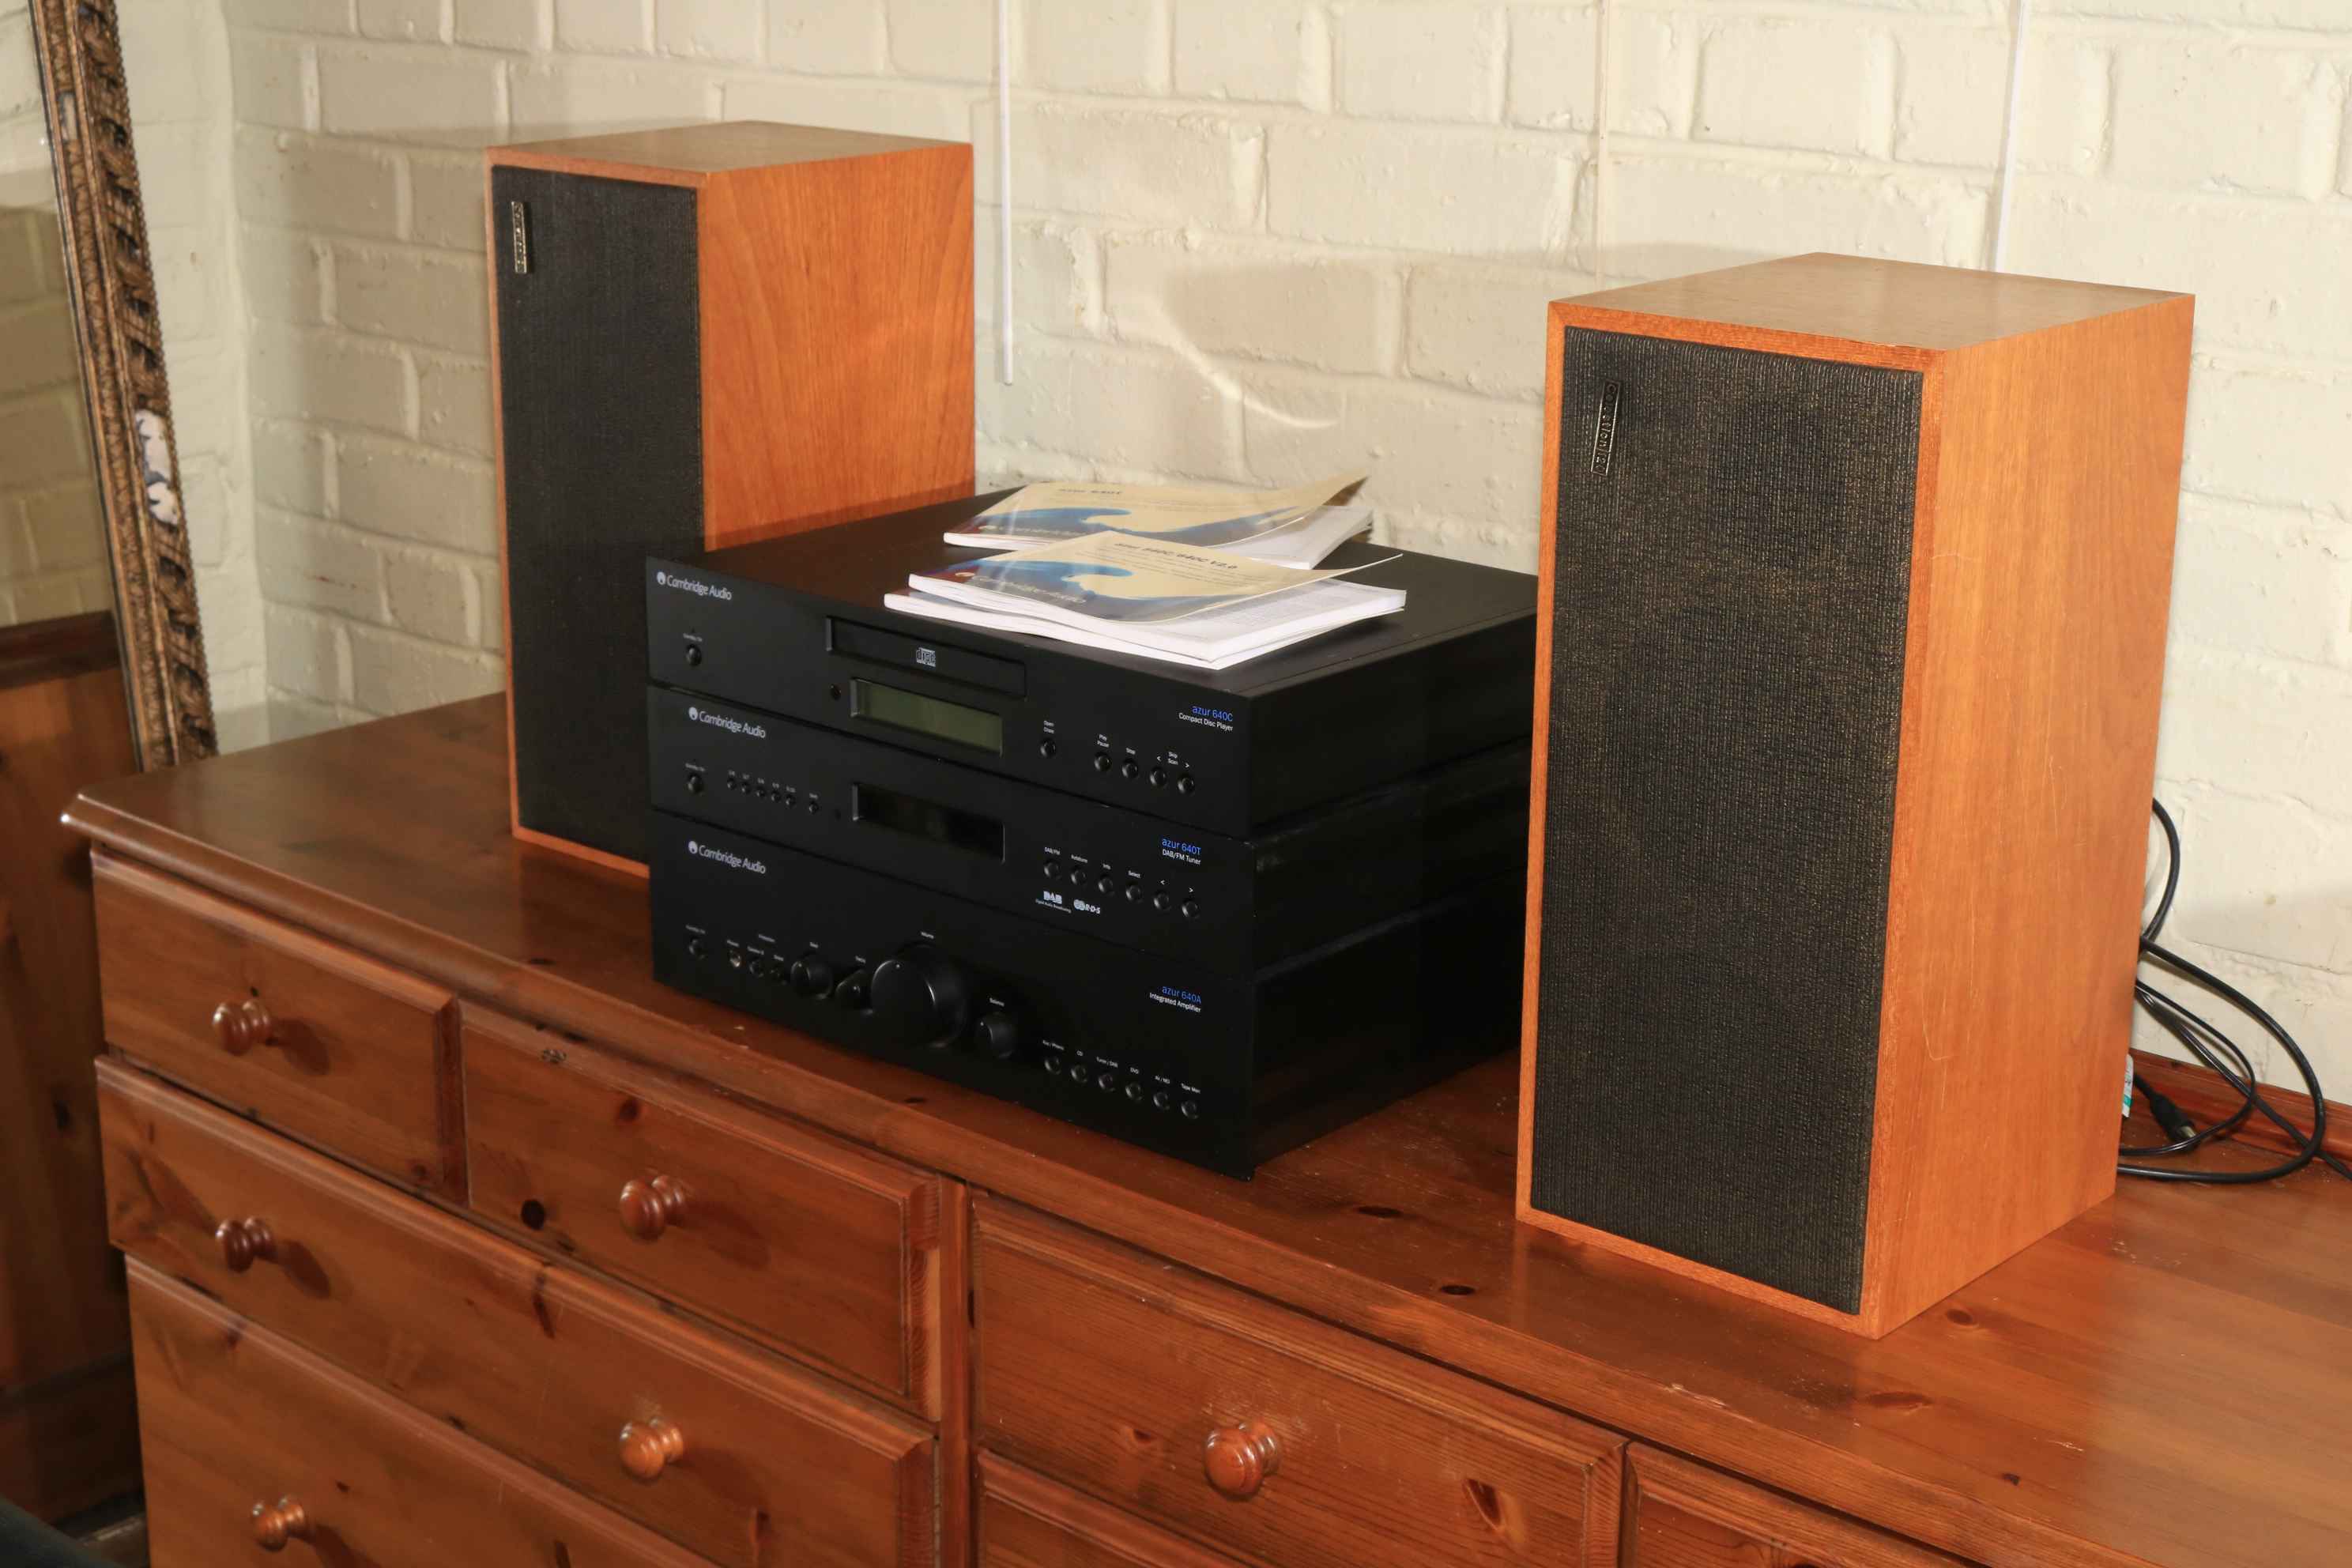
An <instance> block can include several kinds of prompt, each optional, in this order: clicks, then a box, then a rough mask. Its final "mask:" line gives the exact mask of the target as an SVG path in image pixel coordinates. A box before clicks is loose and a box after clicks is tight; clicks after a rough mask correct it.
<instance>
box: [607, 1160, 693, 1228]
mask: <svg viewBox="0 0 2352 1568" xmlns="http://www.w3.org/2000/svg"><path fill="white" fill-rule="evenodd" d="M685 1222H686V1186H685V1184H683V1183H679V1182H674V1181H672V1180H670V1179H669V1178H668V1177H667V1176H656V1177H653V1178H652V1179H651V1180H649V1181H642V1182H639V1181H632V1182H630V1183H629V1184H627V1185H625V1186H624V1187H623V1188H622V1189H621V1223H622V1225H624V1226H627V1227H628V1232H629V1234H630V1235H631V1236H634V1237H636V1238H637V1239H638V1240H639V1241H659V1240H660V1239H661V1234H662V1232H664V1231H666V1230H667V1229H668V1228H669V1227H670V1226H674V1225H682V1224H684V1223H685Z"/></svg>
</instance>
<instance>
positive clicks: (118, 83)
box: [31, 0, 219, 768]
mask: <svg viewBox="0 0 2352 1568" xmlns="http://www.w3.org/2000/svg"><path fill="white" fill-rule="evenodd" d="M31 6H32V18H33V45H34V50H35V52H36V53H37V55H38V56H39V57H40V62H41V86H42V90H43V93H44V96H45V98H46V100H47V112H48V122H49V147H50V153H51V162H52V163H53V164H54V165H55V168H56V170H57V180H58V219H59V226H60V228H61V229H62V231H63V238H64V249H65V261H66V279H67V286H68V292H69V293H70V294H71V295H72V296H73V301H74V331H75V336H76V339H77V342H78V346H79V349H80V352H81V374H82V388H83V394H84V397H85V400H86V401H87V403H88V405H89V424H90V444H91V446H92V447H93V448H94V451H95V455H96V458H97V467H98V479H99V488H100V494H101V495H102V496H103V497H104V499H105V507H106V531H107V551H108V554H109V556H110V559H111V562H112V564H113V568H114V605H115V620H116V624H117V626H118V627H119V628H120V636H121V643H122V669H123V678H124V684H125V687H126V689H127V695H128V697H129V699H130V705H131V735H132V739H133V741H134V742H136V744H137V746H138V750H139V765H140V766H141V767H142V768H159V767H165V766H168V765H170V764H171V763H184V762H191V761H194V759H196V758H198V757H208V756H211V755H213V754H214V752H216V751H217V750H218V749H219V746H218V742H217V741H216V739H215V734H214V730H213V700H212V688H211V684H210V682H209V680H208V679H207V678H206V676H205V638H204V627H203V624H202V622H201V621H200V620H199V618H198V616H197V614H196V579H195V570H194V564H193V563H192V561H191V559H190V556H189V552H188V531H187V521H186V518H185V515H184V511H183V510H182V506H181V500H180V457H179V450H178V448H177V447H176V446H175V445H174V443H173V434H172V394H171V389H170V386H169V384H167V382H166V380H165V378H164V374H163V318H162V317H161V315H160V314H159V313H158V312H157V310H156V305H155V279H154V274H153V272H152V269H151V268H150V266H149V261H148V249H147V216H146V212H145V210H144V209H143V208H142V206H141V205H140V200H139V160H138V156H137V154H136V153H134V152H133V151H132V148H131V100H130V97H129V94H128V92H127V90H126V89H125V87H124V84H123V77H122V46H121V38H120V36H119V35H118V33H117V31H116V27H115V15H114V0H31Z"/></svg>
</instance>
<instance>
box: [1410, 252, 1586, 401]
mask: <svg viewBox="0 0 2352 1568" xmlns="http://www.w3.org/2000/svg"><path fill="white" fill-rule="evenodd" d="M1592 286H1593V284H1592V279H1590V278H1588V277H1586V276H1584V275H1583V274H1581V273H1577V272H1565V271H1522V270H1518V269H1516V268H1498V267H1480V266H1472V265H1463V266H1446V265H1432V266H1425V267H1416V268H1413V269H1412V281H1411V283H1410V285H1409V286H1408V288H1407V289H1406V291H1405V368H1406V370H1407V371H1408V372H1409V373H1410V374H1413V375H1416V376H1419V377H1421V378H1423V380H1427V381H1443V382H1450V383H1452V384H1454V385H1456V386H1463V387H1467V388H1469V389H1470V390H1471V391H1474V392H1483V393H1486V394H1489V395H1493V396H1497V397H1538V396H1541V395H1542V394H1543V387H1544V333H1545V330H1546V326H1545V323H1546V321H1547V319H1548V318H1547V308H1548V307H1549V305H1550V303H1551V301H1552V300H1562V299H1566V298H1568V297H1569V296H1570V295H1572V294H1581V293H1585V292H1588V291H1590V290H1591V288H1592Z"/></svg>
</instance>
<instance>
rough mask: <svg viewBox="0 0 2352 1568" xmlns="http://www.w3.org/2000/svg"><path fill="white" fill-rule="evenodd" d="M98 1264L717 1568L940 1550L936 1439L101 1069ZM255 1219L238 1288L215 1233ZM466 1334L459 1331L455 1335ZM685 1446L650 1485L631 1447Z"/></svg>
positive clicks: (901, 1558) (847, 1563) (899, 1566)
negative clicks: (275, 1342)
mask: <svg viewBox="0 0 2352 1568" xmlns="http://www.w3.org/2000/svg"><path fill="white" fill-rule="evenodd" d="M99 1078H100V1099H101V1100H102V1101H103V1110H102V1116H103V1121H104V1127H105V1138H106V1148H107V1193H108V1202H109V1213H110V1221H111V1228H112V1233H113V1236H114V1239H115V1244H116V1245H117V1246H119V1247H121V1248H122V1249H123V1250H124V1251H126V1252H128V1253H130V1254H131V1256H132V1257H133V1258H137V1259H139V1260H141V1261H142V1262H144V1263H146V1264H148V1265H149V1266H150V1267H152V1268H157V1269H159V1270H162V1271H163V1272H164V1273H167V1274H169V1275H171V1276H173V1278H175V1279H183V1280H185V1281H187V1282H189V1283H190V1284H193V1285H194V1286H196V1287H197V1288H198V1289H202V1290H203V1291H205V1294H207V1295H209V1296H211V1297H212V1298H213V1299H214V1300H217V1301H219V1302H220V1303H221V1304H222V1305H223V1306H225V1307H226V1308H228V1309H229V1310H233V1311H236V1313H238V1314H239V1315H240V1316H243V1317H247V1318H250V1319H252V1320H253V1321H255V1322H257V1323H258V1324H260V1325H262V1326H263V1327H266V1328H268V1329H269V1330H270V1331H273V1332H276V1333H278V1334H280V1335H283V1336H284V1337H285V1338H287V1339H289V1340H291V1341H293V1342H295V1343H297V1344H299V1345H300V1346H302V1347H303V1348H304V1349H306V1350H310V1351H311V1352H316V1353H318V1354H320V1355H322V1356H324V1357H326V1358H327V1359H328V1360H330V1361H332V1362H334V1363H336V1364H338V1365H340V1366H341V1367H343V1368H344V1369H346V1370H347V1371H350V1372H352V1373H356V1374H358V1375H360V1376H362V1377H364V1378H366V1379H368V1380H370V1381H372V1382H374V1383H376V1384H380V1385H381V1386H383V1388H384V1389H385V1390H387V1391H388V1392H390V1393H392V1394H397V1395H399V1396H400V1397H402V1398H404V1399H405V1400H407V1401H409V1402H410V1403H411V1404H413V1405H415V1406H416V1407H417V1408H419V1409H421V1410H423V1411H424V1412H425V1414H426V1415H430V1416H432V1417H434V1418H436V1419H437V1420H441V1421H444V1422H446V1423H447V1424H449V1425H450V1426H454V1427H456V1428H457V1430H459V1431H462V1432H465V1433H467V1434H469V1435H471V1436H474V1437H475V1438H477V1439H478V1440H479V1441H481V1442H484V1443H487V1444H488V1445H489V1446H490V1447H494V1448H497V1449H499V1450H500V1451H501V1452H503V1453H506V1454H508V1455H509V1456H511V1457H512V1458H517V1459H519V1460H521V1461H522V1462H524V1463H526V1464H529V1465H531V1466H533V1467H535V1468H540V1469H542V1470H545V1471H546V1472H548V1473H549V1474H551V1475H552V1476H554V1477H556V1478H557V1479H560V1480H562V1482H563V1483H564V1484H565V1485H567V1486H569V1487H572V1488H574V1489H577V1490H579V1491H581V1492H583V1493H585V1494H586V1495H588V1496H590V1497H593V1498H594V1499H596V1500H599V1501H601V1502H603V1503H604V1504H605V1505H606V1506H608V1507H611V1508H613V1509H614V1510H617V1511H618V1512H620V1513H623V1514H625V1515H626V1516H628V1517H629V1518H631V1519H634V1520H636V1521H639V1522H641V1523H643V1524H645V1525H646V1526H648V1527H649V1528H651V1529H653V1530H656V1531H659V1532H660V1533H662V1534H664V1535H667V1536H668V1537H669V1538H670V1539H672V1540H674V1541H677V1542H679V1543H680V1544H682V1545H685V1546H687V1547H689V1548H691V1549H692V1550H694V1551H695V1552H698V1553H700V1554H701V1555H703V1556H705V1557H708V1558H709V1559H710V1560H712V1561H713V1562H715V1563H722V1564H728V1565H730V1568H768V1565H772V1564H776V1563H794V1564H812V1565H814V1564H826V1565H837V1568H852V1565H856V1568H912V1565H913V1564H916V1563H929V1562H930V1561H931V1559H932V1557H933V1554H934V1552H935V1546H934V1541H935V1532H936V1521H935V1517H934V1510H935V1507H936V1495H937V1493H936V1483H935V1480H934V1477H933V1473H932V1464H933V1454H932V1451H933V1447H934V1444H933V1440H932V1438H931V1436H930V1434H929V1432H928V1431H926V1430H924V1429H922V1428H920V1427H918V1426H915V1425H914V1424H913V1423H912V1422H909V1421H908V1420H907V1419H905V1418H904V1417H901V1416H897V1415H890V1414H888V1413H887V1412H886V1411H884V1410H882V1409H881V1408H880V1407H878V1406H874V1405H867V1404H866V1403H864V1402H863V1401H859V1400H856V1399H855V1398H853V1397H852V1396H851V1395H849V1394H847V1393H845V1392H839V1391H836V1390H835V1388H833V1387H831V1386H829V1385H826V1384H820V1383H818V1382H817V1381H816V1380H814V1379H813V1378H811V1377H809V1376H807V1375H806V1374H804V1373H798V1372H795V1371H793V1370H792V1369H790V1368H788V1367H786V1366H785V1365H784V1364H783V1363H780V1362H774V1361H771V1360H769V1359H768V1358H765V1357H762V1356H759V1355H755V1354H753V1353H752V1352H750V1351H748V1350H745V1349H741V1348H739V1347H738V1346H736V1345H735V1344H733V1343H731V1342H727V1341H724V1340H721V1339H719V1338H718V1337H716V1336H714V1335H711V1334H709V1333H708V1332H706V1331H700V1330H697V1329H694V1328H692V1327H690V1326H689V1325H688V1324H686V1323H683V1322H681V1321H678V1320H677V1319H676V1318H675V1317H672V1316H670V1315H668V1314H667V1313H664V1312H662V1311H660V1310H656V1308H654V1307H653V1306H651V1305H648V1304H646V1303H645V1302H643V1301H642V1300H636V1299H634V1298H631V1297H628V1296H625V1295H623V1294H621V1293H620V1292H618V1291H616V1290H614V1289H610V1288H608V1287H604V1286H599V1285H595V1284H593V1283H591V1282H589V1281H587V1280H584V1279H581V1278H580V1277H579V1276H577V1275H576V1274H573V1273H572V1272H571V1271H570V1270H568V1269H563V1268H557V1267H553V1266H551V1265H548V1264H545V1263H542V1262H541V1261H540V1260H539V1259H537V1258H532V1257H530V1256H529V1255H528V1254H526V1253H523V1252H520V1251H519V1250H517V1249H516V1248H514V1247H508V1246H506V1245H505V1244H504V1243H502V1242H499V1241H496V1240H493V1239H491V1238H489V1237H485V1236H483V1235H482V1234H481V1233H480V1232H479V1231H478V1230H476V1229H475V1228H473V1227H472V1226H467V1225H465V1224H463V1223H461V1222H459V1221H457V1220H455V1219H452V1218H449V1217H448V1216H446V1215H442V1214H440V1213H438V1212H437V1211H436V1210H433V1209H431V1208H428V1207H427V1206H426V1205H424V1204H422V1203H419V1202H416V1201H415V1200H414V1199H410V1198H404V1197H402V1196H400V1195H399V1194H395V1193H394V1192H392V1191H391V1190H390V1189H388V1188H386V1187H384V1186H383V1185H382V1184H379V1183H374V1182H371V1181H367V1180H365V1179H363V1178H362V1177H359V1176H356V1175H353V1174H352V1173H349V1172H346V1171H344V1170H342V1169H341V1168H339V1167H337V1166H336V1165H334V1164H332V1163H330V1162H328V1161H326V1160H322V1159H320V1157H318V1156H317V1155H314V1154H310V1153H306V1152H302V1151H300V1150H299V1149H297V1148H295V1147H294V1146H292V1145H291V1144H289V1143H287V1142H284V1141H283V1140H281V1139H278V1138H276V1137H274V1136H272V1135H270V1134H268V1133H266V1132H263V1131H258V1130H257V1129H255V1128H253V1127H251V1126H249V1125H247V1123H244V1122H241V1121H236V1119H234V1118H232V1117H229V1116H226V1115H225V1114H223V1113H221V1112H220V1111H217V1110H211V1109H209V1108H206V1107H204V1106H201V1105H199V1104H197V1103H195V1102H194V1100H191V1099H190V1098H189V1097H188V1096H186V1095H184V1094H181V1093H179V1092H177V1091H175V1090H173V1089H168V1088H165V1087H164V1086H163V1085H162V1084H160V1083H158V1082H157V1081H156V1080H154V1079H151V1078H148V1077H147V1076H145V1075H144V1074H142V1073H139V1072H136V1071H134V1070H132V1069H131V1068H124V1067H122V1066H120V1065H119V1064H117V1063H115V1062H113V1061H103V1062H101V1063H100V1069H99ZM247 1218H259V1219H262V1220H264V1221H266V1222H267V1224H268V1227H269V1229H270V1231H271V1232H272V1234H273V1235H274V1237H276V1243H277V1245H276V1249H275V1256H274V1257H273V1258H269V1259H268V1260H267V1261H262V1262H257V1263H254V1264H253V1265H251V1266H250V1267H249V1268H245V1269H242V1270H240V1269H236V1268H233V1267H232V1266H231V1265H230V1264H229V1263H228V1262H226V1261H225V1259H224V1258H223V1256H222V1250H221V1247H220V1243H219V1242H218V1240H217V1239H216V1237H215V1233H216V1231H217V1229H218V1227H219V1226H220V1225H221V1224H222V1222H223V1221H225V1220H231V1219H247ZM458 1325H462V1326H463V1327H462V1331H457V1326H458ZM656 1421H659V1422H665V1423H667V1424H669V1425H670V1426H674V1427H676V1428H677V1429H679V1430H680V1431H682V1432H683V1433H684V1435H685V1444H684V1452H683V1455H682V1457H680V1458H678V1459H677V1462H675V1463H673V1464H670V1465H668V1466H667V1468H664V1469H662V1470H660V1471H659V1472H657V1473H658V1479H655V1480H653V1481H650V1482H647V1481H645V1480H641V1479H638V1478H637V1476H636V1475H635V1474H633V1473H632V1472H631V1470H630V1469H629V1468H628V1466H627V1462H626V1460H625V1458H624V1452H623V1450H624V1448H625V1446H626V1439H625V1436H624V1434H625V1431H626V1429H628V1428H629V1427H631V1426H633V1425H641V1424H646V1423H652V1422H656Z"/></svg>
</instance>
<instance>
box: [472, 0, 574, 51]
mask: <svg viewBox="0 0 2352 1568" xmlns="http://www.w3.org/2000/svg"><path fill="white" fill-rule="evenodd" d="M552 16H553V13H552V11H551V9H550V7H549V5H547V3H546V0H457V6H456V15H455V16H454V18H453V20H454V22H455V25H456V32H457V41H458V42H459V43H461V44H474V45H478V47H482V48H486V49H543V48H545V47H547V45H548V39H549V37H551V35H552V33H553V30H554V29H553V28H552V26H551V25H550V24H551V20H552Z"/></svg>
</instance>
